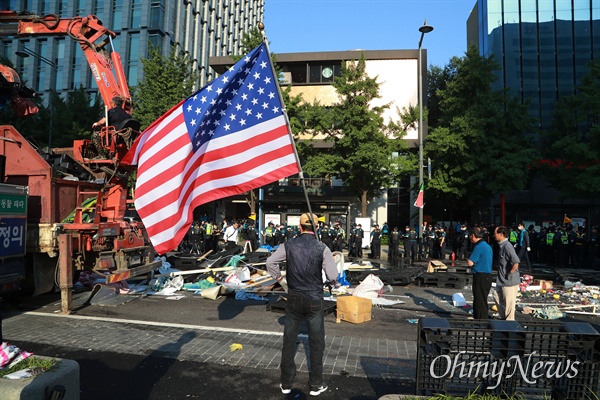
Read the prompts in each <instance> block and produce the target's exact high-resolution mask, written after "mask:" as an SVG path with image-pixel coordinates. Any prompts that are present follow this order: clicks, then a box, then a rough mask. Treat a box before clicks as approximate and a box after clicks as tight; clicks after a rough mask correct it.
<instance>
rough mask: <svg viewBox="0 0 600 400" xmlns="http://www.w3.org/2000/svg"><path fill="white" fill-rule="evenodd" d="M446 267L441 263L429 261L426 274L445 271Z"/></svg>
mask: <svg viewBox="0 0 600 400" xmlns="http://www.w3.org/2000/svg"><path fill="white" fill-rule="evenodd" d="M447 269H448V267H447V266H446V264H444V263H443V262H441V261H437V260H431V261H429V265H428V266H427V273H429V274H430V273H432V272H437V271H443V270H447Z"/></svg>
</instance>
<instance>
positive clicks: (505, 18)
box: [467, 0, 600, 224]
mask: <svg viewBox="0 0 600 400" xmlns="http://www.w3.org/2000/svg"><path fill="white" fill-rule="evenodd" d="M467 42H468V44H469V45H475V46H477V47H478V49H479V52H480V54H482V55H484V56H493V57H494V58H495V60H496V61H497V62H498V64H499V66H500V70H499V71H498V72H497V75H498V80H497V81H496V82H495V83H494V85H495V89H498V90H502V89H507V90H508V93H509V94H511V95H514V96H517V97H518V98H519V99H520V100H521V102H522V103H523V104H528V106H529V111H530V113H531V115H532V116H533V117H534V118H535V120H536V125H535V126H532V128H531V133H532V135H533V138H534V139H535V140H534V141H535V142H536V143H538V144H539V143H540V142H539V133H540V132H542V131H544V130H547V129H549V127H550V126H551V123H552V114H553V111H554V107H555V105H556V102H557V101H558V100H559V99H560V98H561V97H565V96H572V95H576V94H577V85H579V84H580V82H581V78H582V77H583V76H584V75H585V74H586V72H587V71H588V69H587V66H588V64H589V63H590V62H591V61H592V60H598V59H599V58H600V0H478V1H477V3H476V4H475V6H474V8H473V10H472V12H471V15H470V17H469V19H468V21H467ZM524 173H526V172H525V171H524ZM547 186H548V185H547V183H546V182H544V181H543V180H541V179H539V177H537V176H535V175H534V176H533V177H532V180H531V182H530V185H529V187H528V188H527V190H524V191H513V192H511V193H507V204H506V207H507V219H508V222H512V221H517V220H522V219H530V220H531V221H535V222H536V223H538V224H541V223H543V222H544V221H548V220H556V219H558V218H562V215H563V214H564V213H568V214H569V215H578V216H582V217H584V218H585V219H588V220H592V222H594V221H595V222H598V220H599V218H600V203H599V202H598V200H597V199H562V200H561V199H560V198H559V197H558V193H557V191H556V190H554V189H552V188H549V187H547ZM492 206H494V205H492ZM495 207H498V205H497V204H496V205H495ZM496 215H497V214H496Z"/></svg>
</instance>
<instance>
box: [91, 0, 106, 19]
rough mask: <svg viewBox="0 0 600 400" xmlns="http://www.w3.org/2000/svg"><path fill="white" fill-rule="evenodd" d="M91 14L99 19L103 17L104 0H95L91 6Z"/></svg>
mask: <svg viewBox="0 0 600 400" xmlns="http://www.w3.org/2000/svg"><path fill="white" fill-rule="evenodd" d="M92 14H94V15H95V16H96V17H98V19H99V20H100V21H102V20H103V19H104V0H95V1H94V7H92Z"/></svg>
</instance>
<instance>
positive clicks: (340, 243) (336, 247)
mask: <svg viewBox="0 0 600 400" xmlns="http://www.w3.org/2000/svg"><path fill="white" fill-rule="evenodd" d="M333 235H334V239H333V251H342V249H343V248H344V240H345V239H346V232H345V231H344V228H342V227H341V226H340V223H339V222H336V223H335V227H334V228H333Z"/></svg>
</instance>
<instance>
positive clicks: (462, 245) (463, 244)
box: [456, 225, 469, 260]
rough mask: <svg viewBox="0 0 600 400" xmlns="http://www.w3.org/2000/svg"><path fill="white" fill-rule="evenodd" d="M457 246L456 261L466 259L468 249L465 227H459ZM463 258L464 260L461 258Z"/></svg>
mask: <svg viewBox="0 0 600 400" xmlns="http://www.w3.org/2000/svg"><path fill="white" fill-rule="evenodd" d="M456 240H457V244H458V251H457V252H456V259H457V260H463V259H465V260H466V259H467V249H468V248H469V231H468V230H467V226H466V225H461V227H460V232H459V233H457V237H456ZM463 257H464V258H463Z"/></svg>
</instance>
